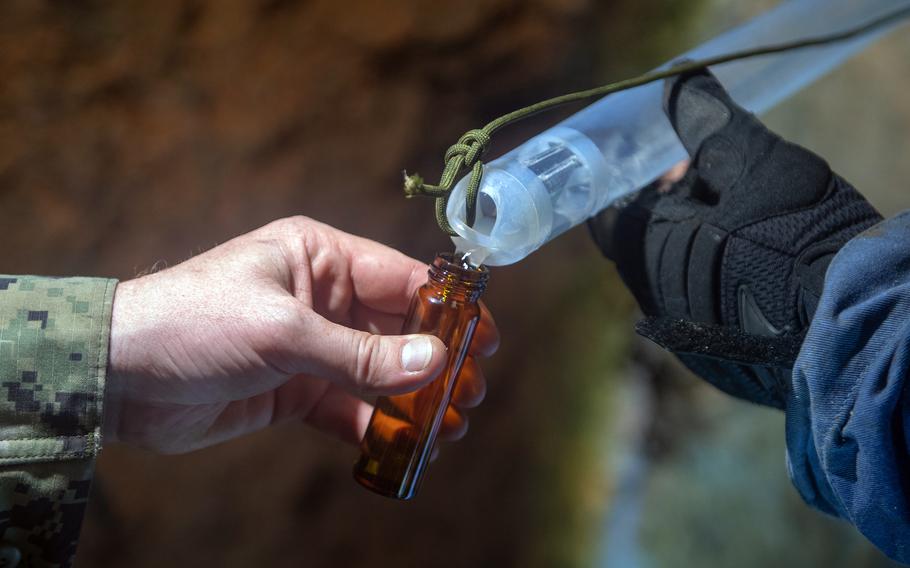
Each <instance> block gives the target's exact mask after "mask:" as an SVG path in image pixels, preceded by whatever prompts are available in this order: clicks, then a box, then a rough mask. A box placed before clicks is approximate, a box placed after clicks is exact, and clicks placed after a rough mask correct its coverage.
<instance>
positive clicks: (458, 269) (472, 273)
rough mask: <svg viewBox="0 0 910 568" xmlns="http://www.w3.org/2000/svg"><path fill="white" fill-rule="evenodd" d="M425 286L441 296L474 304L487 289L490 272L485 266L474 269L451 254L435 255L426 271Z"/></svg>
mask: <svg viewBox="0 0 910 568" xmlns="http://www.w3.org/2000/svg"><path fill="white" fill-rule="evenodd" d="M428 274H429V276H430V277H429V279H428V280H427V284H429V285H430V286H431V287H432V288H434V289H435V290H436V291H438V292H439V293H440V294H442V295H443V296H452V297H453V299H459V300H462V301H466V302H476V301H477V300H478V299H479V298H480V295H481V294H483V291H484V290H485V289H486V287H487V280H488V279H489V278H490V271H489V270H488V269H487V267H486V266H480V267H475V266H471V265H470V264H468V263H467V262H462V261H460V260H458V259H456V258H455V255H453V254H452V253H440V254H438V255H436V258H435V259H434V260H433V264H431V265H430V269H429V271H428Z"/></svg>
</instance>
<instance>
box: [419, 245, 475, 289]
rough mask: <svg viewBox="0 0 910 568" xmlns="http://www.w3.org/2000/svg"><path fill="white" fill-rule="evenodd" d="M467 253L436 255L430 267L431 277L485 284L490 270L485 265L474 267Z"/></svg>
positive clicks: (469, 253) (469, 252)
mask: <svg viewBox="0 0 910 568" xmlns="http://www.w3.org/2000/svg"><path fill="white" fill-rule="evenodd" d="M470 255H471V251H468V252H467V253H463V254H462V253H457V254H456V253H451V252H441V253H439V254H437V255H436V259H435V260H433V265H432V266H431V267H430V276H442V277H448V278H453V277H454V278H457V279H458V280H460V281H462V282H465V283H476V284H485V283H486V281H487V280H488V279H489V278H490V270H489V269H488V268H487V267H486V266H484V265H482V264H481V265H479V266H477V265H474V264H473V262H472V261H471V259H470Z"/></svg>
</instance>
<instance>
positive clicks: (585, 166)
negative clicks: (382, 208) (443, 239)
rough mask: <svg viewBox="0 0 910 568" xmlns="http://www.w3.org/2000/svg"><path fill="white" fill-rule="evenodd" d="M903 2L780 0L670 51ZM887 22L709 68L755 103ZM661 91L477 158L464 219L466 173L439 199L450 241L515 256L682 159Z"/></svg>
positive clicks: (844, 20) (486, 254)
mask: <svg viewBox="0 0 910 568" xmlns="http://www.w3.org/2000/svg"><path fill="white" fill-rule="evenodd" d="M908 5H910V0H791V1H788V2H781V3H780V4H779V5H778V6H777V7H775V8H774V9H773V10H770V11H768V12H766V13H765V14H762V15H761V16H759V17H757V18H755V19H754V20H752V21H750V22H748V23H746V24H744V25H742V26H740V27H738V28H735V29H733V30H731V31H729V32H727V33H724V34H721V35H720V36H718V37H716V38H714V39H713V40H711V41H709V42H706V43H704V44H703V45H701V46H699V47H697V48H695V49H693V50H691V51H689V52H687V53H684V54H682V55H681V56H680V57H681V58H684V59H693V60H698V59H704V58H706V57H711V56H716V55H721V54H725V53H730V52H733V51H739V50H743V49H749V48H755V47H760V46H767V45H773V44H779V43H783V42H787V41H791V40H796V39H804V38H810V37H817V36H820V35H824V34H829V33H833V32H840V31H844V30H847V29H850V28H853V27H854V26H857V25H859V24H863V23H867V22H869V21H871V20H873V19H874V18H877V17H880V16H883V15H885V14H888V13H891V12H893V11H895V10H897V9H898V8H902V7H906V6H908ZM895 27H897V24H892V25H891V26H890V27H886V28H882V29H879V30H877V31H875V32H872V33H867V34H864V35H861V36H858V37H854V38H852V39H849V40H846V41H841V42H837V43H832V44H829V45H825V46H820V47H812V48H806V49H798V50H793V51H788V52H784V53H778V54H774V55H766V56H763V57H754V58H750V59H745V60H740V61H734V62H730V63H725V64H723V65H718V66H715V67H712V68H711V70H712V71H713V72H714V73H715V75H717V77H718V79H719V80H720V81H721V83H723V85H724V86H725V87H726V88H727V90H728V91H729V92H730V95H731V96H732V97H733V99H734V100H735V101H736V102H738V103H739V104H740V105H742V106H743V107H745V108H746V109H748V110H750V111H751V112H755V113H762V112H764V111H766V110H768V109H769V108H771V107H773V106H774V105H775V104H777V103H778V102H780V101H781V100H783V99H785V98H787V97H789V96H790V95H792V94H793V93H795V92H796V91H798V90H799V89H801V88H803V87H804V86H806V85H808V84H809V83H811V82H813V81H814V80H816V79H818V78H819V77H821V76H822V75H824V74H825V73H827V72H828V71H830V70H831V69H833V68H834V67H836V66H838V65H840V64H841V63H843V62H844V61H845V60H846V59H847V58H848V57H850V56H851V55H853V54H855V53H857V52H859V51H860V50H861V49H863V48H864V47H866V46H868V45H869V44H870V43H872V42H873V41H875V40H876V39H878V38H879V37H881V36H882V35H884V34H885V33H887V32H888V31H890V30H892V29H894V28H895ZM668 65H669V64H668ZM662 93H663V82H655V83H650V84H647V85H643V86H641V87H636V88H634V89H631V90H628V91H622V92H619V93H615V94H613V95H610V96H607V97H605V98H603V99H601V100H599V101H597V102H595V103H593V104H591V105H590V106H588V107H587V108H585V109H584V110H582V111H580V112H578V113H577V114H575V115H573V116H571V117H569V118H567V119H566V120H564V121H563V122H561V123H560V124H558V125H557V126H555V127H553V128H551V129H549V130H547V131H545V132H543V133H541V134H540V135H538V136H535V137H534V138H532V139H530V140H528V141H527V142H525V143H524V144H522V145H521V146H519V147H517V148H515V149H514V150H512V151H510V152H508V153H507V154H505V155H504V156H502V157H500V158H498V159H496V160H493V161H491V162H487V163H486V164H485V166H484V174H483V181H482V182H481V186H480V193H479V195H478V201H477V218H476V221H475V223H474V225H473V226H468V224H467V221H466V219H465V191H466V188H467V178H465V179H462V180H461V181H460V182H459V183H458V184H456V186H455V188H454V190H453V191H452V195H451V196H450V198H449V203H448V208H447V209H446V216H447V218H448V220H449V223H450V224H451V225H452V228H453V229H454V230H455V232H457V233H458V235H459V236H458V237H455V238H454V239H453V240H454V241H455V245H456V247H458V249H459V250H460V251H463V252H471V253H472V255H473V257H474V258H479V259H485V260H483V262H485V263H486V264H488V265H490V266H501V265H504V264H511V263H513V262H517V261H519V260H521V259H523V258H524V257H526V256H527V255H529V254H531V253H532V252H534V251H535V250H537V248H538V247H540V246H541V245H543V244H544V243H546V242H547V241H549V240H551V239H553V238H555V237H556V236H558V235H560V234H562V233H563V232H564V231H566V230H568V229H569V228H571V227H573V226H575V225H577V224H579V223H581V222H583V221H584V220H585V219H587V218H588V217H591V216H592V215H594V214H596V213H597V212H598V211H600V210H601V209H603V208H605V207H607V206H609V205H610V204H611V203H613V202H614V201H616V200H617V199H620V198H622V197H623V196H626V195H629V194H630V193H632V192H634V191H636V190H637V189H640V188H641V187H643V186H645V185H647V184H648V183H649V182H651V181H652V180H654V179H655V178H657V177H658V176H660V175H661V174H662V173H663V172H665V171H666V170H667V169H669V168H670V167H671V166H673V164H675V163H677V162H679V161H680V160H682V159H684V158H685V157H686V152H685V150H684V149H683V147H682V144H680V142H679V140H678V139H677V137H676V134H675V133H674V132H673V128H672V126H671V125H670V122H669V120H667V118H666V117H665V116H664V114H663V111H662V109H661V97H662Z"/></svg>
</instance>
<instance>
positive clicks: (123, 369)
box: [102, 280, 136, 443]
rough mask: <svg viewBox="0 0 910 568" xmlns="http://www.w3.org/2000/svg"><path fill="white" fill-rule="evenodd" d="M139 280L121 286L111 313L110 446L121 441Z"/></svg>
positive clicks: (106, 427) (106, 420)
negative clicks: (133, 314) (125, 382)
mask: <svg viewBox="0 0 910 568" xmlns="http://www.w3.org/2000/svg"><path fill="white" fill-rule="evenodd" d="M135 282H136V280H130V281H127V282H121V283H120V284H118V286H117V288H116V290H115V291H114V302H113V307H112V310H111V337H110V346H109V348H108V364H107V380H106V382H105V387H104V416H103V421H102V432H103V435H104V439H105V442H106V443H112V442H117V441H119V435H118V431H119V425H120V410H121V407H122V399H123V390H124V389H123V386H124V385H123V383H124V376H125V375H126V374H127V372H128V369H129V368H130V364H129V363H128V361H129V354H130V352H131V351H132V349H131V348H130V345H131V337H132V336H133V326H132V319H131V317H130V312H131V309H130V307H131V306H132V305H133V298H134V297H135V293H136V291H135V288H136V285H135Z"/></svg>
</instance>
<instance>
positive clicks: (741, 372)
mask: <svg viewBox="0 0 910 568" xmlns="http://www.w3.org/2000/svg"><path fill="white" fill-rule="evenodd" d="M635 331H637V332H638V333H639V334H640V335H642V336H643V337H646V338H648V339H650V340H651V341H653V342H654V343H656V344H658V345H660V346H661V347H663V348H664V349H667V350H669V351H671V352H673V353H674V354H675V355H676V356H677V357H679V359H680V361H682V362H683V364H685V365H686V366H687V367H688V368H689V369H690V370H691V371H693V372H694V373H695V374H697V375H699V376H701V377H703V378H705V379H706V380H707V381H709V382H710V383H711V384H713V385H714V386H715V387H717V388H718V389H720V390H722V391H724V392H726V393H727V394H730V395H733V396H736V397H738V398H742V399H745V400H748V401H750V402H754V403H757V404H762V405H766V406H771V407H774V408H784V406H785V403H786V399H787V394H788V393H789V390H790V374H791V369H792V368H793V362H794V361H795V360H796V356H797V355H798V354H799V348H800V345H801V344H802V339H803V338H802V336H783V337H762V336H757V335H751V334H747V333H743V332H742V331H740V330H738V329H736V328H731V327H724V326H718V325H709V324H702V323H697V322H692V321H688V320H681V319H674V318H646V319H644V320H642V321H640V322H638V324H636V326H635Z"/></svg>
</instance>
